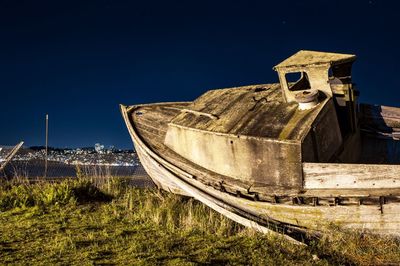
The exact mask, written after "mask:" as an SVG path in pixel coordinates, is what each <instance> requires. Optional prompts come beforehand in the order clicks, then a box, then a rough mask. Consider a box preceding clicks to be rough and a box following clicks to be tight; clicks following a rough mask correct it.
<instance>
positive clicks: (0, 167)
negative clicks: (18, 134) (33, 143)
mask: <svg viewBox="0 0 400 266" xmlns="http://www.w3.org/2000/svg"><path fill="white" fill-rule="evenodd" d="M22 145H24V142H23V141H21V142H20V143H18V144H17V145H15V146H14V148H12V150H11V151H10V152H9V153H8V154H7V156H6V160H5V161H4V162H3V164H1V165H0V171H3V170H4V168H5V167H6V166H7V164H8V163H9V162H10V161H11V160H12V159H13V158H14V156H15V155H16V154H17V152H18V151H19V149H21V147H22Z"/></svg>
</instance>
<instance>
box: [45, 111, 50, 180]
mask: <svg viewBox="0 0 400 266" xmlns="http://www.w3.org/2000/svg"><path fill="white" fill-rule="evenodd" d="M48 138H49V115H48V114H46V158H45V161H44V177H47V146H48Z"/></svg>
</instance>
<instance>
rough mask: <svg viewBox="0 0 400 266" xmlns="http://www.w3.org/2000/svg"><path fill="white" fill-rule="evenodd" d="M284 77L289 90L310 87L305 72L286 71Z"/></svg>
mask: <svg viewBox="0 0 400 266" xmlns="http://www.w3.org/2000/svg"><path fill="white" fill-rule="evenodd" d="M285 79H286V82H287V85H288V88H289V90H290V91H299V90H309V89H310V88H311V86H310V81H309V79H308V75H307V73H306V72H293V73H286V74H285Z"/></svg>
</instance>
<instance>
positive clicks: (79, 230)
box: [0, 177, 400, 265]
mask: <svg viewBox="0 0 400 266" xmlns="http://www.w3.org/2000/svg"><path fill="white" fill-rule="evenodd" d="M100 180H101V181H100ZM92 181H93V180H92ZM94 181H95V182H90V181H88V179H87V178H86V177H81V178H80V179H78V180H74V181H71V180H66V181H63V182H60V183H54V184H48V183H36V184H27V183H22V184H15V183H14V184H10V183H3V184H2V185H1V186H0V205H1V204H2V205H1V206H2V207H1V212H0V263H3V264H9V263H10V264H26V263H28V262H29V263H33V264H54V263H59V264H93V263H94V264H123V263H124V264H145V265H154V264H171V265H194V264H223V265H225V264H234V265H249V264H252V265H271V264H274V265H275V264H278V265H284V264H287V265H292V264H294V265H329V264H332V265H377V264H400V252H399V250H400V242H399V241H398V240H394V239H390V238H384V237H377V236H372V235H365V234H360V233H355V232H343V231H340V230H339V229H338V228H335V227H332V232H334V233H332V235H331V236H329V237H324V238H323V239H321V240H320V241H318V242H314V243H312V244H311V245H310V246H308V247H299V246H296V245H293V244H290V243H287V242H285V241H283V240H282V239H281V238H279V239H277V238H271V237H269V236H266V235H262V234H260V233H257V232H254V231H252V230H249V229H246V228H244V227H242V226H240V225H238V224H236V223H234V222H232V221H230V220H228V219H227V218H225V217H223V216H221V215H220V214H218V213H216V212H214V211H213V210H211V209H209V208H208V207H206V206H204V205H203V204H201V203H199V202H197V201H195V200H193V199H190V198H184V197H180V196H176V195H173V194H168V193H164V192H160V191H158V190H155V189H137V188H132V187H129V186H126V185H125V179H121V178H116V177H112V178H103V179H97V180H94Z"/></svg>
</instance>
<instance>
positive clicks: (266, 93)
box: [171, 83, 324, 141]
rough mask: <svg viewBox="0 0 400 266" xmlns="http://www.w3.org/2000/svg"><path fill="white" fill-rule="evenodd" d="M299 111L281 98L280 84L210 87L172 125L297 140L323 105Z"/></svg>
mask: <svg viewBox="0 0 400 266" xmlns="http://www.w3.org/2000/svg"><path fill="white" fill-rule="evenodd" d="M323 105H324V104H320V105H319V106H318V107H316V108H313V109H310V110H305V111H301V110H299V109H298V108H297V107H298V105H297V103H293V102H292V103H286V102H284V100H283V97H282V92H281V89H280V84H279V83H276V84H264V85H254V86H246V87H236V88H228V89H219V90H211V91H208V92H206V93H205V94H203V95H202V96H200V97H199V98H197V99H196V100H195V101H194V102H193V103H192V105H191V106H189V107H188V109H189V110H188V109H186V110H187V111H183V112H182V113H181V114H179V115H177V116H176V117H175V118H174V119H173V120H172V121H171V124H172V125H177V126H181V127H186V128H192V129H197V130H204V131H209V132H215V133H225V134H234V135H246V136H254V137H263V138H270V139H277V140H293V141H300V140H302V139H303V137H305V134H307V131H308V126H309V125H310V124H311V123H312V122H313V121H314V119H315V117H316V116H317V114H318V113H319V111H320V110H321V108H323Z"/></svg>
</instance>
